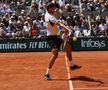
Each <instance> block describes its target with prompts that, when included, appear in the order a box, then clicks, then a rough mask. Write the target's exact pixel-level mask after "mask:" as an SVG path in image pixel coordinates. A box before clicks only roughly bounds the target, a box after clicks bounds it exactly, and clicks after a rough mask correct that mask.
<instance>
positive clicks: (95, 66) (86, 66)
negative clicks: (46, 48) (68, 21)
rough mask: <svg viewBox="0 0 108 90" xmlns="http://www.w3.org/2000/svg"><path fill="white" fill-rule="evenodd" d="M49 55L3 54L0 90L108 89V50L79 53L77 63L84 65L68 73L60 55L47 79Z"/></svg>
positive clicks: (74, 53)
mask: <svg viewBox="0 0 108 90" xmlns="http://www.w3.org/2000/svg"><path fill="white" fill-rule="evenodd" d="M50 56H51V54H50V52H21V53H0V90H108V51H83V52H82V51H76V52H73V59H74V62H75V63H77V64H78V65H80V66H82V68H80V69H78V70H73V71H70V70H69V62H68V61H67V60H65V59H64V56H65V52H60V54H59V58H58V59H57V60H56V62H55V64H54V66H53V69H52V71H51V77H52V80H50V81H46V80H44V73H45V71H46V68H47V65H48V62H49V58H50Z"/></svg>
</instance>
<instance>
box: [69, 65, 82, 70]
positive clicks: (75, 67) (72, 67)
mask: <svg viewBox="0 0 108 90" xmlns="http://www.w3.org/2000/svg"><path fill="white" fill-rule="evenodd" d="M80 68H81V66H78V65H73V66H70V69H71V70H75V69H80Z"/></svg>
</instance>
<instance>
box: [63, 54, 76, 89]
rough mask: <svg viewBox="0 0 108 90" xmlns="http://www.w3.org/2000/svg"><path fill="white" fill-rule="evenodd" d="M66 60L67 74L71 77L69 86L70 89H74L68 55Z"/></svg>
mask: <svg viewBox="0 0 108 90" xmlns="http://www.w3.org/2000/svg"><path fill="white" fill-rule="evenodd" d="M65 61H66V68H67V75H68V79H69V88H70V90H74V89H73V84H72V80H70V79H71V75H70V69H69V64H68V60H67V57H66V56H65Z"/></svg>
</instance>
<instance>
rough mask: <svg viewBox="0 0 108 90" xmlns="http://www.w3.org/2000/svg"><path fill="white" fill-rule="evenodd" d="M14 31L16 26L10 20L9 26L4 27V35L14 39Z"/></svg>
mask: <svg viewBox="0 0 108 90" xmlns="http://www.w3.org/2000/svg"><path fill="white" fill-rule="evenodd" d="M15 33H16V28H15V26H14V24H13V23H12V22H10V24H9V26H8V27H7V28H6V36H7V37H8V38H9V39H14V38H15Z"/></svg>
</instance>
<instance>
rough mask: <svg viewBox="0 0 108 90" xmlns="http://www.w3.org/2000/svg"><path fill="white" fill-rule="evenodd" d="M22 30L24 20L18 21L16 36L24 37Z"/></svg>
mask: <svg viewBox="0 0 108 90" xmlns="http://www.w3.org/2000/svg"><path fill="white" fill-rule="evenodd" d="M22 30H23V24H22V22H20V21H17V24H16V33H15V37H16V38H19V39H20V38H22V37H23V32H22Z"/></svg>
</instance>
